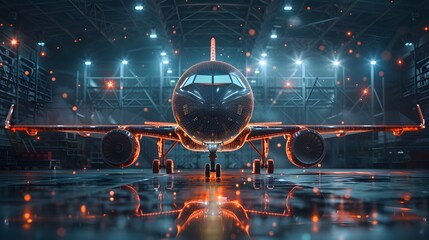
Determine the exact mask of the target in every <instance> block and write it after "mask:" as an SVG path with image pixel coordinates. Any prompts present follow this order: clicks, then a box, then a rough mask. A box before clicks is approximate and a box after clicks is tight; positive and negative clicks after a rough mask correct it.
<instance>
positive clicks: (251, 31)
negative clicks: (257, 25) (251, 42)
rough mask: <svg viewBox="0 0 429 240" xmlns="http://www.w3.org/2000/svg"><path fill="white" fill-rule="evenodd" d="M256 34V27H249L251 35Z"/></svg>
mask: <svg viewBox="0 0 429 240" xmlns="http://www.w3.org/2000/svg"><path fill="white" fill-rule="evenodd" d="M255 34H256V30H255V29H253V28H251V29H249V35H250V36H255Z"/></svg>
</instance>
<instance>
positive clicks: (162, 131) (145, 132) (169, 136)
mask: <svg viewBox="0 0 429 240" xmlns="http://www.w3.org/2000/svg"><path fill="white" fill-rule="evenodd" d="M13 109H14V105H13V104H12V106H11V107H10V109H9V113H8V115H7V117H6V121H5V126H4V127H5V129H7V130H10V131H12V132H16V131H25V132H26V133H27V134H28V135H30V136H35V135H37V133H39V132H69V133H78V134H80V135H81V136H84V137H88V136H90V135H91V134H105V133H107V132H109V131H111V130H114V129H123V130H127V131H129V132H131V133H132V134H134V135H140V136H146V137H153V138H163V139H165V140H171V141H179V137H178V136H177V134H176V133H175V131H174V130H175V128H176V125H174V124H173V123H165V124H163V123H160V122H154V123H149V124H144V125H127V124H125V125H15V124H12V114H13Z"/></svg>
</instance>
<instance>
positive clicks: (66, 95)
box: [61, 93, 69, 99]
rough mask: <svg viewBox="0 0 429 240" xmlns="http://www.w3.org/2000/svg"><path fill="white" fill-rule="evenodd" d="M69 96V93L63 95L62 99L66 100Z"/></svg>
mask: <svg viewBox="0 0 429 240" xmlns="http://www.w3.org/2000/svg"><path fill="white" fill-rule="evenodd" d="M68 96H69V95H68V94H67V93H63V94H61V97H62V98H64V99H66V98H67V97H68Z"/></svg>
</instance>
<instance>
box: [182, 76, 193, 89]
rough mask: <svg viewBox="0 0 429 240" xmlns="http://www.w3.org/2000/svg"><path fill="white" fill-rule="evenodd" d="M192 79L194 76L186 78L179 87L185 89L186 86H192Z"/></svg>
mask: <svg viewBox="0 0 429 240" xmlns="http://www.w3.org/2000/svg"><path fill="white" fill-rule="evenodd" d="M194 78H195V75H191V76H188V77H187V78H186V79H185V81H183V84H182V86H181V87H186V86H188V85H190V84H192V83H193V82H194Z"/></svg>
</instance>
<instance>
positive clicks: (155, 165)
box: [152, 138, 177, 174]
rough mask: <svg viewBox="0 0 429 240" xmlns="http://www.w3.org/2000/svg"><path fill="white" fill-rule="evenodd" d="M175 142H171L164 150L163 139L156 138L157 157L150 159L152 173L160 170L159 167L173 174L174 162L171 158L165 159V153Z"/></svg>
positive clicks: (171, 148)
mask: <svg viewBox="0 0 429 240" xmlns="http://www.w3.org/2000/svg"><path fill="white" fill-rule="evenodd" d="M176 144H177V142H173V144H172V145H171V146H170V148H169V149H168V150H167V151H165V140H164V139H162V138H161V139H158V142H157V145H158V158H159V159H154V160H153V161H152V173H154V174H158V173H159V172H160V169H161V168H165V173H166V174H173V173H174V162H173V160H172V159H167V160H166V161H165V159H166V158H167V154H168V153H170V152H171V150H173V148H174V147H175V146H176Z"/></svg>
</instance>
